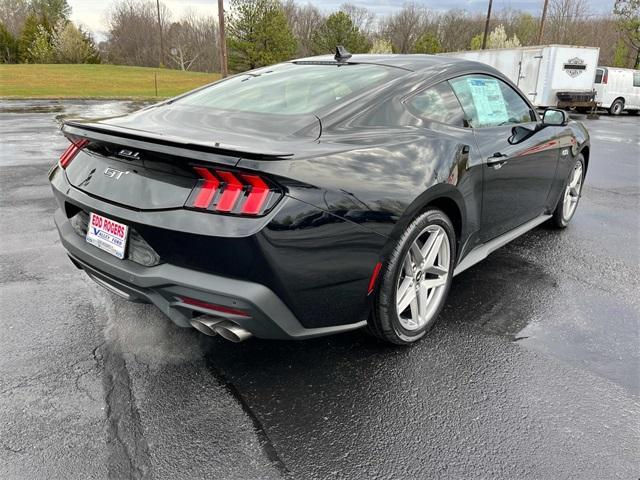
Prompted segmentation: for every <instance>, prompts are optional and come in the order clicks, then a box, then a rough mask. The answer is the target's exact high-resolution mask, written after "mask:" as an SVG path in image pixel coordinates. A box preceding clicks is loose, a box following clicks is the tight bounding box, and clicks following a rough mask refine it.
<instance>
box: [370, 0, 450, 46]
mask: <svg viewBox="0 0 640 480" xmlns="http://www.w3.org/2000/svg"><path fill="white" fill-rule="evenodd" d="M436 19H437V16H436V15H435V14H433V13H432V12H430V11H429V10H427V9H426V8H424V7H422V6H419V5H417V4H416V3H406V4H405V5H404V6H403V7H402V9H401V10H400V11H398V12H397V13H394V14H391V15H389V16H388V17H386V18H385V19H383V20H382V21H381V23H380V35H381V36H382V37H384V38H387V39H389V40H390V41H391V44H392V45H393V51H394V52H396V53H410V52H412V51H413V48H414V45H415V43H416V40H418V38H420V36H421V35H422V34H424V33H425V32H426V31H427V30H428V29H429V25H430V24H433V25H435V24H436V23H435V20H436ZM436 28H437V27H436Z"/></svg>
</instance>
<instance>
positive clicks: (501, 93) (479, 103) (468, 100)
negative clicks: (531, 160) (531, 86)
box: [449, 75, 535, 128]
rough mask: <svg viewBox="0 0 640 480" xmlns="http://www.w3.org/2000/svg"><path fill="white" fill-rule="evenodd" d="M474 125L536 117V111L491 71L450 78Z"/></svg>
mask: <svg viewBox="0 0 640 480" xmlns="http://www.w3.org/2000/svg"><path fill="white" fill-rule="evenodd" d="M449 82H450V83H451V87H452V88H453V91H454V92H455V94H456V96H457V97H458V100H459V101H460V104H461V105H462V108H463V109H464V112H465V114H466V116H467V119H468V120H469V123H470V124H471V126H472V127H475V128H481V127H495V126H498V125H513V124H518V123H527V122H533V121H535V114H534V113H533V111H532V110H531V108H530V107H529V105H528V104H527V102H525V101H524V100H523V98H522V97H521V96H520V95H519V94H518V93H517V92H516V91H515V90H514V89H513V88H511V87H510V86H509V85H507V84H506V83H504V82H503V81H501V80H498V79H497V78H494V77H490V76H488V75H466V76H464V77H459V78H455V79H453V80H450V81H449Z"/></svg>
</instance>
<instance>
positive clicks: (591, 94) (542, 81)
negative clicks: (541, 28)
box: [439, 45, 600, 109]
mask: <svg viewBox="0 0 640 480" xmlns="http://www.w3.org/2000/svg"><path fill="white" fill-rule="evenodd" d="M439 55H444V56H448V57H455V58H464V59H467V60H474V61H476V62H482V63H486V64H488V65H491V66H492V67H494V68H496V69H497V70H499V71H500V72H502V73H503V74H504V75H506V76H507V77H508V78H509V79H510V80H511V81H512V82H513V83H515V84H516V85H517V86H518V87H519V88H520V90H522V92H523V93H524V94H525V95H526V96H527V97H528V98H529V100H530V101H531V103H533V104H534V105H535V106H536V107H540V108H547V107H558V108H569V107H577V108H585V109H586V108H593V107H595V102H594V99H595V90H594V87H593V81H594V79H595V76H596V67H597V66H598V57H599V55H600V49H599V48H597V47H575V46H571V45H539V46H532V47H517V48H500V49H494V50H469V51H465V52H449V53H440V54H439Z"/></svg>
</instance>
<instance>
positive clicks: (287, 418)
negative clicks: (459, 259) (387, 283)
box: [0, 102, 640, 479]
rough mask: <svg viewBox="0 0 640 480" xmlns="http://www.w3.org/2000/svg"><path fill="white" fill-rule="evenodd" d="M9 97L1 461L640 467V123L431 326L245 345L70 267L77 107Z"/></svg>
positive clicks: (486, 470) (408, 473)
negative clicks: (63, 200) (556, 218)
mask: <svg viewBox="0 0 640 480" xmlns="http://www.w3.org/2000/svg"><path fill="white" fill-rule="evenodd" d="M128 108H132V106H131V105H130V104H127V103H120V102H111V103H96V102H64V103H60V102H0V141H1V142H2V143H1V146H0V148H1V150H0V198H1V203H0V245H2V248H1V250H0V255H1V257H2V261H1V263H0V303H1V306H0V307H1V308H0V328H1V329H2V335H0V478H3V479H13V478H106V477H110V478H169V477H171V478H203V477H209V478H243V479H244V478H256V479H257V478H260V479H263V478H304V479H307V478H327V477H332V478H509V479H514V478H532V479H533V478H535V479H538V478H580V479H591V478H593V479H602V478H636V477H637V475H638V472H639V471H640V460H639V456H638V454H637V452H638V449H639V448H640V425H639V418H640V416H639V415H640V399H639V394H640V385H639V379H640V375H639V371H640V365H639V364H640V359H639V352H638V345H639V344H640V342H639V340H640V338H639V337H640V333H639V332H640V326H639V318H640V299H639V296H638V293H637V292H638V289H639V286H640V285H639V283H640V279H639V267H638V265H639V263H640V220H639V218H640V217H639V215H638V208H639V207H640V186H639V185H640V183H639V182H640V173H639V171H640V160H639V158H640V155H638V153H639V151H640V119H638V118H633V117H627V116H624V117H620V118H610V117H606V116H603V117H601V119H600V120H589V121H587V122H586V124H587V126H588V128H589V129H590V131H591V135H592V144H593V146H592V154H591V160H590V165H589V172H588V175H587V181H586V187H585V190H584V193H583V198H582V200H581V203H580V207H579V209H578V213H577V214H576V217H575V219H574V221H573V223H572V225H571V226H570V227H569V228H568V229H567V230H566V231H563V232H558V231H555V230H551V229H548V228H546V227H544V226H543V227H541V228H538V229H536V230H534V231H532V232H530V233H529V234H527V235H525V236H524V237H522V238H520V239H518V240H516V241H514V242H513V243H511V244H510V245H508V246H507V247H505V248H503V249H502V250H500V251H498V252H496V253H495V254H493V255H491V256H490V257H489V258H488V259H487V260H485V261H484V262H482V263H481V264H478V265H477V266H475V267H474V268H472V269H470V270H468V271H466V272H465V273H463V274H461V275H460V276H458V277H456V280H455V281H454V285H453V287H452V291H451V295H450V300H449V302H448V304H447V306H446V307H445V310H444V312H443V318H442V320H441V322H440V323H439V325H438V326H437V327H436V328H435V330H434V331H433V335H431V336H430V337H429V338H427V339H425V340H424V341H422V342H421V343H420V344H418V345H416V346H414V347H412V348H389V347H386V346H384V345H381V344H380V343H378V342H376V341H375V340H373V339H371V338H369V337H368V336H366V335H365V334H364V333H362V332H353V333H349V334H345V335H340V336H335V337H329V338H322V339H316V340H311V341H305V342H270V341H261V340H258V339H251V340H249V341H247V342H244V343H242V344H239V345H236V344H230V343H227V342H225V341H224V340H222V339H220V338H208V337H204V336H202V335H200V334H199V333H197V332H195V331H189V330H181V329H179V328H177V327H174V326H173V325H172V324H170V323H169V322H168V321H167V320H166V319H165V318H164V317H163V316H162V315H161V314H160V313H159V312H158V311H156V310H155V309H154V308H153V307H150V306H147V305H139V304H129V303H127V302H124V301H121V300H120V299H117V298H115V297H113V296H111V295H110V294H108V293H106V292H104V291H103V290H101V289H100V287H98V286H95V285H94V284H93V283H92V282H91V281H89V280H88V279H86V277H85V275H84V274H82V273H81V272H79V271H77V270H76V269H75V268H74V267H73V266H72V265H71V263H69V262H68V260H67V259H66V256H65V254H64V251H63V249H62V247H61V246H60V244H59V242H58V239H57V234H56V232H55V227H54V225H53V220H52V212H53V208H54V204H53V199H52V197H51V193H50V190H49V187H48V185H47V181H46V173H47V170H48V168H49V166H50V165H51V163H52V162H53V160H54V159H55V158H56V157H57V156H58V155H59V154H60V152H61V151H62V150H63V149H64V147H65V144H66V142H65V140H64V139H63V138H61V136H60V135H59V133H58V132H57V127H56V125H57V124H56V117H57V116H61V115H71V116H74V115H84V116H103V115H115V114H118V113H119V112H122V111H125V110H127V109H128Z"/></svg>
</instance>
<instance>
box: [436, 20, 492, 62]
mask: <svg viewBox="0 0 640 480" xmlns="http://www.w3.org/2000/svg"><path fill="white" fill-rule="evenodd" d="M484 21H485V18H484V15H482V14H477V15H474V16H471V15H469V14H468V13H466V12H464V11H462V10H449V11H448V12H446V13H443V14H442V15H441V16H440V19H439V22H438V25H439V28H438V33H439V38H440V44H441V45H442V50H443V51H444V52H455V51H457V50H468V49H469V48H470V46H471V39H472V38H473V37H474V36H475V35H477V34H482V31H483V29H484Z"/></svg>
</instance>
